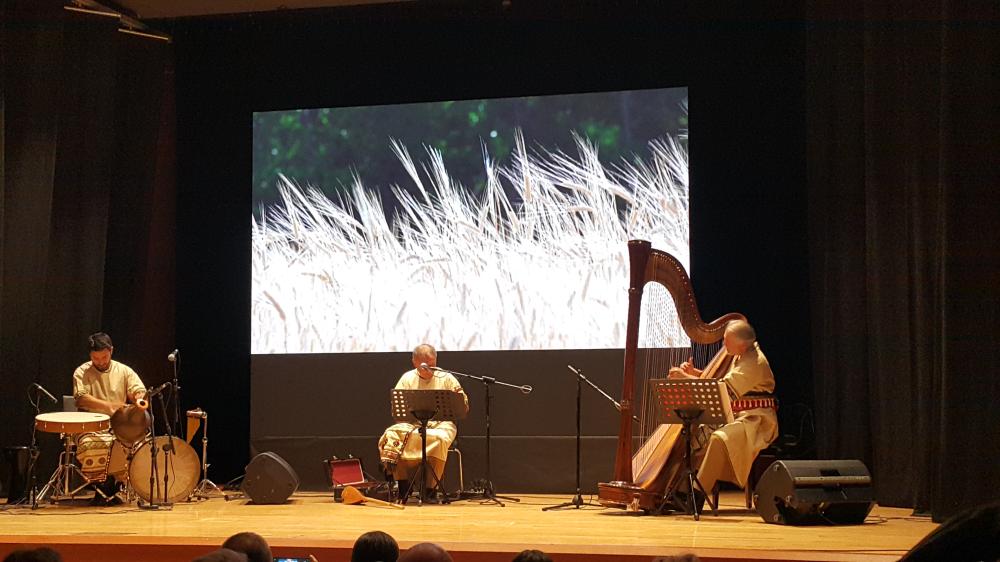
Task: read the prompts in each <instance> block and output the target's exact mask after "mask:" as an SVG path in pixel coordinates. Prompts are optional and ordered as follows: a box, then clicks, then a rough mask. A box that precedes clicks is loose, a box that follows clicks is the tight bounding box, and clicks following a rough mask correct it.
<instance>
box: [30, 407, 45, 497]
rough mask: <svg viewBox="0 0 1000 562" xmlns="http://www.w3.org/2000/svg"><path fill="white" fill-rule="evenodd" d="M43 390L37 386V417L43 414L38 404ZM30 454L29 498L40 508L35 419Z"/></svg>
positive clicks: (32, 424)
mask: <svg viewBox="0 0 1000 562" xmlns="http://www.w3.org/2000/svg"><path fill="white" fill-rule="evenodd" d="M39 394H41V390H39V389H38V388H35V401H34V402H32V403H31V405H32V406H34V407H35V416H36V417H37V416H38V415H39V414H41V412H42V409H41V407H40V406H39V405H38V404H39V402H41V397H40V396H38V395H39ZM29 451H30V452H29V456H28V486H29V488H28V499H29V500H30V502H31V509H32V510H35V509H38V477H37V474H36V473H37V470H36V466H37V464H38V454H39V452H40V451H39V450H38V428H37V426H36V425H35V420H32V421H31V449H29Z"/></svg>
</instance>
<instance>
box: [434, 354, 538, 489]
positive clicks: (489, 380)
mask: <svg viewBox="0 0 1000 562" xmlns="http://www.w3.org/2000/svg"><path fill="white" fill-rule="evenodd" d="M429 368H430V369H431V370H432V371H440V372H442V373H450V374H452V375H458V376H460V377H465V378H467V379H472V380H476V381H479V382H481V383H483V386H484V387H485V388H486V410H485V412H486V481H485V482H484V483H483V492H482V500H483V501H482V502H481V503H489V502H493V503H495V504H497V505H499V506H500V507H504V503H503V502H502V501H500V499H504V500H507V501H512V502H519V501H521V500H520V499H518V498H512V497H510V496H499V495H497V493H496V490H494V489H493V480H492V478H490V402H491V398H492V397H491V396H490V387H491V386H492V385H494V384H499V385H502V386H507V387H510V388H516V389H518V390H520V391H521V392H522V393H524V394H530V393H531V387H530V386H528V385H521V386H519V385H516V384H510V383H506V382H503V381H498V380H496V379H495V378H493V377H486V376H478V375H470V374H467V373H460V372H458V371H449V370H446V369H441V368H439V367H429ZM497 498H500V499H497ZM466 499H473V498H471V497H470V498H466Z"/></svg>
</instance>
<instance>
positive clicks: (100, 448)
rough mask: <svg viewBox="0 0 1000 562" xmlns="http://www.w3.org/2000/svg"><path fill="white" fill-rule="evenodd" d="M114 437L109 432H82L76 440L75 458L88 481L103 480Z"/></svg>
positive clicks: (105, 475) (106, 471)
mask: <svg viewBox="0 0 1000 562" xmlns="http://www.w3.org/2000/svg"><path fill="white" fill-rule="evenodd" d="M114 442H115V438H114V436H113V435H111V433H109V432H106V431H105V432H101V433H84V434H83V435H80V437H79V438H78V439H77V440H76V460H77V461H79V463H80V472H82V473H83V476H84V477H85V478H86V479H87V481H89V482H104V480H106V479H107V477H108V461H109V460H110V459H111V447H112V445H113V444H114Z"/></svg>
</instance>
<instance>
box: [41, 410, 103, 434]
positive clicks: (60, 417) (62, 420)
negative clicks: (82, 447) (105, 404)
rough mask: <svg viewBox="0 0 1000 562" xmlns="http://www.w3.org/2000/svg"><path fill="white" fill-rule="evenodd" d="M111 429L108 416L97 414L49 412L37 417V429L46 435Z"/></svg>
mask: <svg viewBox="0 0 1000 562" xmlns="http://www.w3.org/2000/svg"><path fill="white" fill-rule="evenodd" d="M109 427H111V423H110V418H109V417H108V416H107V414H98V413H96V412H49V413H45V414H38V415H37V416H35V429H37V430H38V431H44V432H46V433H73V434H75V433H89V432H93V431H104V430H105V429H107V428H109Z"/></svg>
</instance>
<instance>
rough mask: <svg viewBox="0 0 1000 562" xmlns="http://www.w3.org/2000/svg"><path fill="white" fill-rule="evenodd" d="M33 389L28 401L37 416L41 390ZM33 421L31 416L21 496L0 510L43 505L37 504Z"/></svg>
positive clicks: (39, 408)
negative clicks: (26, 464) (29, 437)
mask: <svg viewBox="0 0 1000 562" xmlns="http://www.w3.org/2000/svg"><path fill="white" fill-rule="evenodd" d="M34 390H35V399H34V400H32V399H31V393H30V391H29V393H28V403H30V404H31V406H32V407H33V408H34V409H35V417H37V416H38V414H40V413H42V408H41V406H40V404H41V396H39V394H41V390H39V389H38V388H37V387H35V389H34ZM35 423H36V422H35V418H32V419H31V447H30V448H29V449H28V471H27V472H28V474H27V475H26V476H27V478H26V479H25V483H24V484H25V486H24V488H23V489H22V490H21V492H22V496H21V498H20V499H18V501H17V502H16V503H14V504H10V503H8V504H7V505H5V506H3V507H2V508H0V510H2V511H7V510H8V509H10V508H12V507H28V506H30V507H31V509H32V510H35V509H38V508H39V507H43V506H40V505H38V478H37V476H36V473H37V470H36V466H37V464H38V454H39V449H38V429H37V426H36V425H35ZM10 492H13V490H11V491H10ZM9 495H10V493H9V492H8V496H9ZM26 504H27V505H26Z"/></svg>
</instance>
